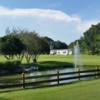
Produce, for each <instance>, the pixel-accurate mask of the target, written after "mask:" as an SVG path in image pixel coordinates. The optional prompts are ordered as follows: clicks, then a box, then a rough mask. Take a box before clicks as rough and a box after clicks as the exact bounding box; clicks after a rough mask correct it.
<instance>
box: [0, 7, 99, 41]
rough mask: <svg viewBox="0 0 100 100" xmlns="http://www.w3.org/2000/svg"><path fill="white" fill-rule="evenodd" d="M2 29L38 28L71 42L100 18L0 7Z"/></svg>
mask: <svg viewBox="0 0 100 100" xmlns="http://www.w3.org/2000/svg"><path fill="white" fill-rule="evenodd" d="M0 22H1V23H0V30H1V31H2V30H3V32H4V31H5V29H6V28H7V27H9V26H12V27H13V26H15V27H16V26H17V27H19V28H20V27H21V28H27V29H31V30H36V31H38V32H39V33H40V35H41V33H42V35H47V36H50V37H52V38H54V39H56V40H57V39H59V40H62V41H67V43H70V42H71V41H74V40H75V39H78V38H79V37H80V36H82V33H83V32H85V31H86V30H87V29H89V27H90V26H91V25H92V24H97V23H98V22H99V20H90V21H88V20H83V19H82V18H81V17H80V16H77V15H69V14H67V13H65V12H63V11H60V10H53V9H36V8H31V9H30V8H29V9H19V8H16V9H10V8H6V7H0ZM1 33H2V32H1Z"/></svg>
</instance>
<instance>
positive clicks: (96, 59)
mask: <svg viewBox="0 0 100 100" xmlns="http://www.w3.org/2000/svg"><path fill="white" fill-rule="evenodd" d="M81 58H82V65H83V66H87V67H96V66H97V65H99V66H100V56H99V55H82V57H81ZM5 61H7V60H6V59H5V58H4V57H3V56H0V62H5ZM73 62H74V57H73V56H72V55H67V56H62V55H40V56H39V58H38V66H39V68H40V70H47V69H54V68H67V67H73V66H74V63H73ZM22 63H23V64H26V60H25V58H24V59H23V62H22Z"/></svg>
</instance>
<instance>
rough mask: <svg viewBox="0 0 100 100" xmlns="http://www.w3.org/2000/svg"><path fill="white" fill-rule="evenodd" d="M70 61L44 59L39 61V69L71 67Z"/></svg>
mask: <svg viewBox="0 0 100 100" xmlns="http://www.w3.org/2000/svg"><path fill="white" fill-rule="evenodd" d="M73 66H74V65H73V64H72V63H67V62H60V61H44V62H39V63H38V67H39V70H51V69H62V68H73Z"/></svg>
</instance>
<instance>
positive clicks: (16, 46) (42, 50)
mask: <svg viewBox="0 0 100 100" xmlns="http://www.w3.org/2000/svg"><path fill="white" fill-rule="evenodd" d="M66 48H68V45H67V44H66V43H64V42H61V41H54V40H53V39H51V38H49V37H41V36H39V35H38V33H36V32H35V31H33V32H29V31H26V30H20V29H13V30H9V29H7V30H6V35H5V36H3V37H0V54H2V55H3V56H4V57H5V58H6V59H8V60H13V59H14V57H16V58H17V60H20V61H22V60H23V58H25V59H26V61H27V63H30V60H32V61H33V62H34V63H36V62H37V58H38V56H39V55H40V54H49V52H50V49H66Z"/></svg>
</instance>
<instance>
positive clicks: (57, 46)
mask: <svg viewBox="0 0 100 100" xmlns="http://www.w3.org/2000/svg"><path fill="white" fill-rule="evenodd" d="M67 48H68V46H67V44H66V43H64V42H61V41H55V42H54V49H67Z"/></svg>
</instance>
